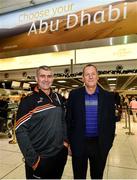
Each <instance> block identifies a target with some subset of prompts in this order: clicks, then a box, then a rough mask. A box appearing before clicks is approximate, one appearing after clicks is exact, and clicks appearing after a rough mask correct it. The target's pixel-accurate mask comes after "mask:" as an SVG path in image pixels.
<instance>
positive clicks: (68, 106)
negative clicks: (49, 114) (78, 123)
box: [66, 92, 73, 141]
mask: <svg viewBox="0 0 137 180" xmlns="http://www.w3.org/2000/svg"><path fill="white" fill-rule="evenodd" d="M66 123H67V138H68V141H70V134H71V130H72V128H71V127H72V125H73V123H72V92H70V94H69V98H68V100H67V104H66Z"/></svg>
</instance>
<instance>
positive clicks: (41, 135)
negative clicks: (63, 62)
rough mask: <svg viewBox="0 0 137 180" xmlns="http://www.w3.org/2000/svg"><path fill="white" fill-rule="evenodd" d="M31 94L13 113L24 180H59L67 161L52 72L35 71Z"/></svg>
mask: <svg viewBox="0 0 137 180" xmlns="http://www.w3.org/2000/svg"><path fill="white" fill-rule="evenodd" d="M36 81H37V83H38V87H37V88H35V91H34V92H33V93H32V94H30V95H28V96H27V97H25V98H23V100H22V101H21V103H20V105H19V109H18V112H17V123H16V137H17V141H18V144H19V147H20V149H21V152H22V153H23V156H24V158H25V167H26V178H27V179H60V178H61V176H62V173H63V170H64V166H65V164H66V160H67V153H68V149H67V145H68V144H67V142H66V137H67V136H66V125H65V118H64V115H65V114H64V112H65V111H64V107H63V101H62V98H61V96H60V95H59V94H57V93H54V92H52V90H51V85H52V83H53V71H52V70H51V69H50V68H49V67H47V66H41V67H39V68H38V69H37V73H36Z"/></svg>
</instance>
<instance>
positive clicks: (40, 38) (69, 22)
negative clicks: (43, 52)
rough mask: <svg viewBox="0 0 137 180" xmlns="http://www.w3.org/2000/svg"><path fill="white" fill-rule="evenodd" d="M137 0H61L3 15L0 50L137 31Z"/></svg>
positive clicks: (0, 20) (84, 39)
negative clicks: (136, 20)
mask: <svg viewBox="0 0 137 180" xmlns="http://www.w3.org/2000/svg"><path fill="white" fill-rule="evenodd" d="M136 9H137V1H136V0H132V1H129V0H122V1H121V0H104V1H102V0H96V1H91V0H86V3H85V1H83V0H75V1H74V0H59V1H53V2H50V3H46V4H42V5H39V6H35V7H31V8H27V9H24V10H20V11H16V12H13V13H9V14H5V15H1V16H0V39H1V43H0V52H3V51H10V50H20V49H28V48H37V47H45V46H50V45H55V44H62V43H71V42H80V41H88V40H92V39H100V38H101V39H102V38H106V37H114V36H122V35H129V34H135V33H137V23H136V22H135V23H134V20H135V19H137V11H136Z"/></svg>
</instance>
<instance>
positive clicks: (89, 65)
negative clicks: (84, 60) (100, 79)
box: [82, 64, 98, 74]
mask: <svg viewBox="0 0 137 180" xmlns="http://www.w3.org/2000/svg"><path fill="white" fill-rule="evenodd" d="M91 66H92V67H94V68H95V69H96V71H97V73H98V70H97V67H96V66H95V65H93V64H86V65H85V66H84V68H83V72H82V74H84V71H85V69H86V68H87V67H91Z"/></svg>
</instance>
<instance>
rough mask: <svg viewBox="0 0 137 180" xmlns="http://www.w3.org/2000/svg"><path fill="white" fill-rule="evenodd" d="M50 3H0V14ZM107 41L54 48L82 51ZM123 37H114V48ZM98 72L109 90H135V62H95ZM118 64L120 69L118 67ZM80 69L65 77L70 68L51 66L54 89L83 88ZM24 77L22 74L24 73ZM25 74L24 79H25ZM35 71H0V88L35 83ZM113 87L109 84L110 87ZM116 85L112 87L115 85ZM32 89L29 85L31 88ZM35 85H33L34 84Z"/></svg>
mask: <svg viewBox="0 0 137 180" xmlns="http://www.w3.org/2000/svg"><path fill="white" fill-rule="evenodd" d="M49 1H53V0H14V1H11V0H0V15H2V14H4V13H8V12H11V11H15V10H19V9H22V8H26V7H31V6H35V5H38V4H41V3H47V2H49ZM134 42H137V35H136V34H134V35H130V36H128V41H127V43H134ZM109 43H110V38H106V39H100V40H92V41H87V42H81V43H79V42H78V43H70V44H67V45H66V44H61V45H57V48H58V51H65V50H72V49H82V48H91V47H99V46H108V45H110V44H109ZM123 43H124V37H123V36H122V37H115V38H113V45H117V44H123ZM54 51H56V50H55V48H54V46H49V47H47V48H46V49H45V47H44V48H38V49H36V50H35V54H39V53H47V52H54ZM26 54H34V50H33V49H32V50H24V51H23V50H22V51H17V52H10V53H0V58H5V57H12V56H18V55H26ZM95 65H96V66H97V68H98V70H99V72H100V73H99V77H100V78H99V84H100V85H101V86H102V87H103V88H105V89H107V90H112V89H116V90H117V91H119V92H123V91H124V90H129V89H136V90H137V72H136V70H137V59H136V60H132V59H129V60H128V61H119V62H107V63H95ZM118 65H119V66H118ZM82 67H83V65H75V67H74V68H73V69H74V72H70V73H69V74H66V73H65V72H66V71H65V70H66V68H68V69H71V67H69V66H60V67H53V69H54V71H55V75H56V78H55V80H54V84H53V85H54V86H55V88H56V87H57V88H63V89H65V90H66V89H71V88H75V87H76V86H82V85H83V82H82V76H81V72H82ZM24 72H25V73H26V74H25V73H24ZM24 74H25V76H24ZM34 76H35V69H25V70H14V71H1V72H0V87H3V86H4V85H6V84H10V85H11V82H12V81H13V80H14V81H15V80H16V81H20V82H29V83H30V82H32V81H35V79H34ZM108 78H116V79H115V80H114V79H113V80H108ZM59 80H65V81H66V82H62V83H60V82H58V81H59ZM110 84H112V85H110ZM114 84H115V85H114ZM10 85H9V88H10ZM31 86H32V85H31ZM33 86H34V85H33Z"/></svg>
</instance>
